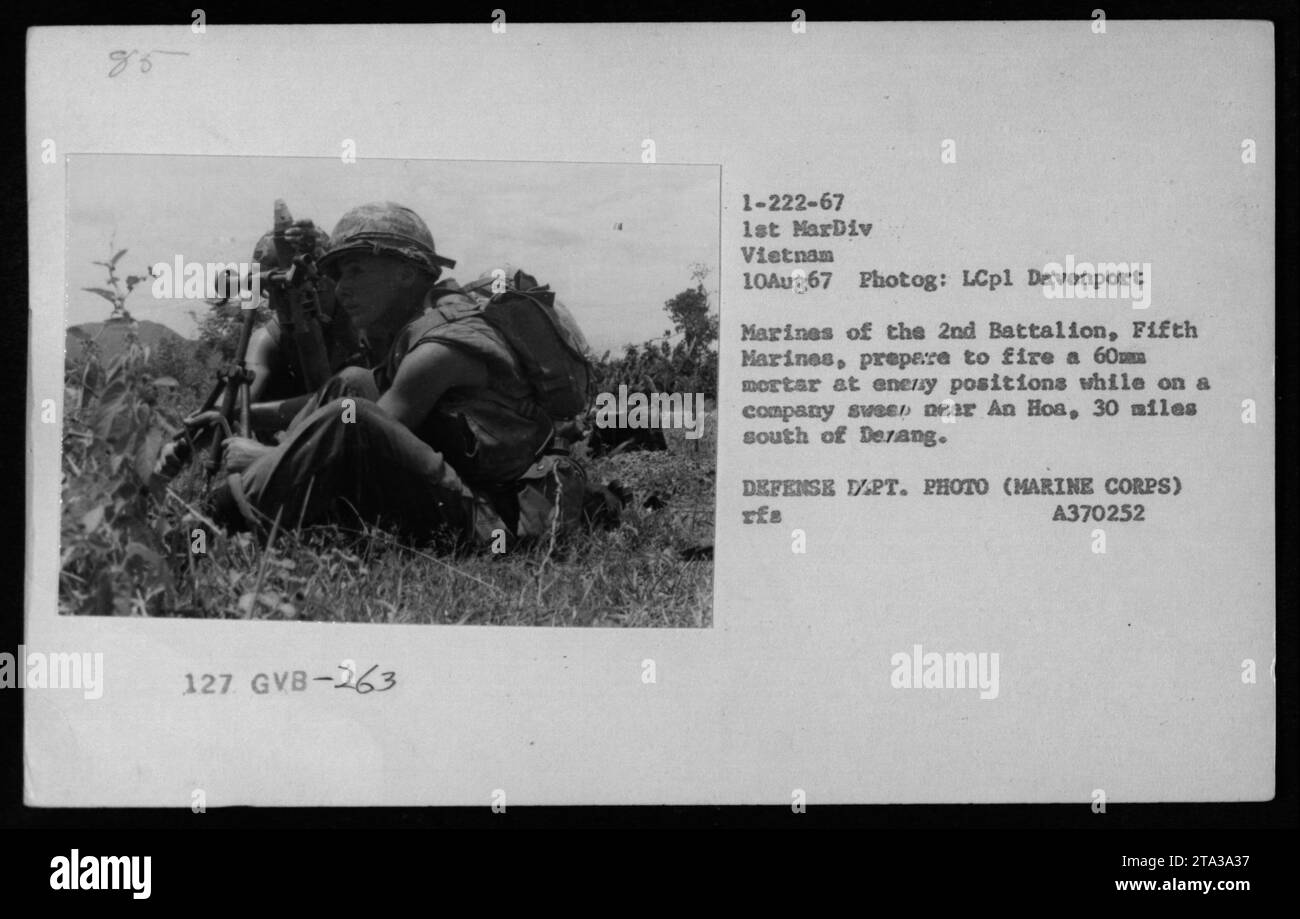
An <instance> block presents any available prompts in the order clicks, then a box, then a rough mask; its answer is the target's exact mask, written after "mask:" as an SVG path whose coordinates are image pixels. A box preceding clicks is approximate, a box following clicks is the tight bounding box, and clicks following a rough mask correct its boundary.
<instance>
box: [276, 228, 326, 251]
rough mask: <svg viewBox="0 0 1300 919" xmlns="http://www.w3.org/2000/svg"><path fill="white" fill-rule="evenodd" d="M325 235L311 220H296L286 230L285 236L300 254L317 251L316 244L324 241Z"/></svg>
mask: <svg viewBox="0 0 1300 919" xmlns="http://www.w3.org/2000/svg"><path fill="white" fill-rule="evenodd" d="M324 236H325V234H324V233H323V232H322V231H321V230H319V229H317V228H316V225H315V224H314V223H312V222H311V221H310V220H295V221H294V222H293V223H292V224H291V225H290V226H289V227H287V228H286V229H285V231H284V238H285V239H286V240H288V241H289V242H290V243H291V244H292V245H293V248H294V251H295V252H298V253H299V254H301V253H306V252H315V251H316V246H317V245H318V244H320V243H321V242H322V241H323V239H324Z"/></svg>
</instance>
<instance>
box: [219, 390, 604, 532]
mask: <svg viewBox="0 0 1300 919" xmlns="http://www.w3.org/2000/svg"><path fill="white" fill-rule="evenodd" d="M378 399H379V391H378V388H377V387H376V385H375V381H374V377H373V376H372V374H371V373H370V371H368V370H363V369H361V368H356V367H349V368H345V369H344V370H342V371H340V372H339V373H337V374H335V375H334V376H333V377H332V378H330V380H329V381H328V382H327V383H326V384H325V385H324V386H323V387H322V388H321V389H320V390H319V391H318V392H317V393H316V394H315V395H314V396H313V397H312V399H311V400H310V401H309V402H308V404H307V405H306V406H304V407H303V409H302V411H301V412H300V413H299V414H298V416H297V417H296V418H295V419H294V421H293V423H292V424H291V425H290V427H289V430H288V433H287V436H286V437H285V439H284V441H283V442H281V443H280V444H279V445H278V446H277V447H275V448H274V449H273V450H272V451H271V452H270V453H268V454H266V455H265V456H262V457H261V458H259V459H258V460H256V461H255V462H253V463H252V464H251V465H250V466H249V467H248V468H247V469H245V470H244V471H243V472H241V473H236V474H233V475H231V476H230V477H229V478H228V480H227V484H228V487H229V490H230V494H231V496H232V498H233V502H234V503H235V504H236V505H237V506H238V508H239V510H240V512H241V514H242V516H243V518H244V521H246V522H247V523H249V524H251V525H252V526H253V527H254V528H260V529H262V530H265V529H267V528H269V527H270V526H271V525H272V521H274V520H275V518H276V517H277V516H279V518H280V525H281V527H282V528H286V529H292V528H294V527H297V526H298V525H299V524H300V523H301V524H302V525H303V526H310V525H312V524H317V523H340V524H344V525H347V524H351V525H356V524H357V523H358V522H360V521H364V522H367V523H377V524H379V525H384V526H389V527H391V528H393V529H396V530H397V531H398V532H400V533H403V534H405V535H409V536H412V537H417V538H418V537H424V536H427V535H430V534H431V533H432V532H433V531H435V530H438V529H450V530H451V531H452V532H453V533H454V534H455V535H456V536H458V537H460V538H463V539H466V540H468V541H472V542H476V543H479V544H484V543H488V542H490V541H492V540H494V539H495V538H496V537H497V536H498V535H499V534H504V535H505V537H506V540H507V543H508V544H512V543H513V542H514V541H515V540H516V539H517V538H520V537H529V536H541V535H544V531H545V530H546V529H548V528H552V527H556V526H558V527H560V528H561V529H568V526H569V524H571V523H573V522H574V521H576V520H577V519H578V518H579V517H580V515H581V507H582V496H583V491H584V485H585V475H584V474H583V472H582V469H581V467H580V466H578V465H577V464H576V463H573V462H572V461H571V460H569V459H568V458H567V457H544V458H543V459H542V460H541V461H539V462H538V463H536V464H534V466H533V467H532V468H531V469H529V470H528V471H527V472H526V473H525V474H524V476H523V477H521V479H520V481H519V482H518V483H515V484H513V485H511V486H509V487H508V488H506V489H505V490H504V491H502V490H500V489H496V490H486V489H483V488H473V487H470V486H469V485H467V484H466V483H465V482H464V481H463V480H462V478H461V477H460V476H459V475H458V474H457V472H456V470H454V469H453V468H452V467H451V466H450V465H449V464H448V463H447V462H446V461H445V460H444V459H443V457H442V454H441V453H439V452H438V451H437V450H435V449H434V448H433V447H432V446H430V445H429V444H427V443H425V442H424V441H423V440H421V439H420V438H419V437H417V436H416V435H415V434H414V433H412V432H411V430H410V429H409V428H407V427H406V426H405V425H403V424H402V423H401V422H399V421H397V420H396V419H395V418H393V417H392V416H390V415H388V414H387V413H386V412H384V411H383V410H382V409H380V408H379V407H378V406H377V405H376V404H375V403H376V401H377V400H378Z"/></svg>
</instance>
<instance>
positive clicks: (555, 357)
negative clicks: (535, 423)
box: [465, 271, 596, 421]
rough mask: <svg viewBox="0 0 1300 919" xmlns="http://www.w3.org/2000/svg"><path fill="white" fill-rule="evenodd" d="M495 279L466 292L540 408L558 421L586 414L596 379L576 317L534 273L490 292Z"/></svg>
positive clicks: (518, 274) (481, 280) (516, 275)
mask: <svg viewBox="0 0 1300 919" xmlns="http://www.w3.org/2000/svg"><path fill="white" fill-rule="evenodd" d="M494 280H495V279H494V278H493V277H492V276H491V275H487V276H484V277H483V278H479V279H478V280H477V281H475V282H474V283H473V284H472V285H470V286H469V287H466V288H465V292H466V293H468V294H469V295H470V296H472V297H473V298H474V299H475V300H477V301H478V302H479V304H480V305H481V307H482V311H483V312H482V315H483V318H484V319H486V320H487V321H488V323H490V324H491V326H492V327H493V328H494V329H496V330H497V331H498V332H500V333H501V337H502V338H504V339H505V340H506V344H507V345H509V346H510V350H511V351H513V352H514V354H515V356H516V357H517V358H518V359H519V365H520V370H521V371H522V372H523V377H524V379H525V380H527V381H528V384H529V386H530V387H531V388H532V390H533V395H534V397H535V398H536V399H537V402H538V404H539V405H541V407H542V409H543V410H544V411H545V412H546V413H547V414H548V415H550V416H551V418H552V420H555V421H564V420H567V419H569V418H573V417H574V416H576V415H581V414H583V413H585V412H586V411H587V409H588V408H589V407H590V405H591V402H592V399H593V397H594V394H595V392H594V391H595V382H596V381H595V374H594V372H593V368H592V361H591V349H590V347H589V346H588V345H587V339H586V336H584V335H583V334H582V330H581V329H580V328H579V327H578V323H577V322H576V321H575V320H574V318H573V314H572V313H570V312H569V310H568V309H567V308H566V307H565V306H564V304H563V303H561V302H560V301H558V300H556V299H555V293H554V292H553V291H552V290H551V289H550V287H549V286H547V285H543V284H539V283H538V282H537V279H536V278H534V277H533V276H532V275H530V274H527V273H525V272H523V271H516V272H515V273H514V274H513V275H511V276H509V277H507V278H506V279H505V286H506V289H505V290H503V291H500V292H499V293H496V294H492V293H491V291H492V286H493V282H494ZM498 286H499V285H498Z"/></svg>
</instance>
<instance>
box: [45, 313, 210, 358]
mask: <svg viewBox="0 0 1300 919" xmlns="http://www.w3.org/2000/svg"><path fill="white" fill-rule="evenodd" d="M129 325H130V322H128V321H127V320H125V319H109V320H107V321H105V322H83V323H82V324H81V325H74V326H71V327H69V328H68V334H67V338H66V339H65V340H64V347H65V348H66V349H67V351H66V355H67V357H69V358H75V357H78V356H79V355H80V354H81V343H82V342H83V341H85V340H86V339H88V338H96V336H98V338H96V343H97V344H98V345H99V352H100V354H101V355H102V357H103V360H105V361H108V360H112V359H113V357H115V356H116V355H117V354H118V352H120V351H121V350H122V349H123V348H124V347H125V346H126V331H127V327H128V326H129ZM135 331H136V334H137V335H139V336H140V344H142V345H144V346H145V347H147V348H149V349H150V350H156V349H157V348H158V345H159V343H160V342H162V341H163V340H164V339H167V340H172V341H177V342H180V341H185V340H186V339H185V337H184V336H183V335H181V334H180V333H179V332H176V331H175V330H173V329H169V328H167V326H165V325H163V324H162V323H160V322H151V321H150V320H148V319H140V320H137V322H136V330H135Z"/></svg>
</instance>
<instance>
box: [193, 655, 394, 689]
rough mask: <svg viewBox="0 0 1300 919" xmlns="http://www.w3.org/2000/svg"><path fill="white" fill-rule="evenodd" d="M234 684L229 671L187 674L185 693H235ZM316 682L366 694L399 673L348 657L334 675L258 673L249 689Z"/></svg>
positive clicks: (389, 682) (390, 683) (391, 683)
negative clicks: (363, 665) (365, 665)
mask: <svg viewBox="0 0 1300 919" xmlns="http://www.w3.org/2000/svg"><path fill="white" fill-rule="evenodd" d="M233 683H234V674H230V673H187V674H185V689H184V691H183V692H182V695H186V696H188V695H203V696H225V695H232V694H234V692H235V689H234V688H233ZM313 683H315V684H320V683H329V684H330V688H333V689H343V690H351V691H353V692H355V693H357V694H358V695H362V696H364V695H369V694H370V693H372V692H387V691H388V690H390V689H392V688H393V687H394V686H396V685H397V673H396V672H395V671H392V670H383V671H380V670H379V665H378V664H372V665H371V666H370V667H369V668H368V669H366V670H361V669H360V668H359V667H357V664H356V661H353V660H350V659H349V660H345V661H343V662H342V663H341V664H339V665H338V667H337V668H335V672H334V673H333V674H332V675H326V676H308V674H307V671H306V670H282V671H274V670H273V671H270V672H268V673H257V674H254V675H253V677H252V679H251V680H250V681H249V688H250V689H252V691H253V693H254V694H255V695H259V696H265V695H270V694H271V693H291V692H306V691H307V690H308V689H310V688H311V685H312V684H313ZM320 688H322V689H323V688H325V687H320Z"/></svg>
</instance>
